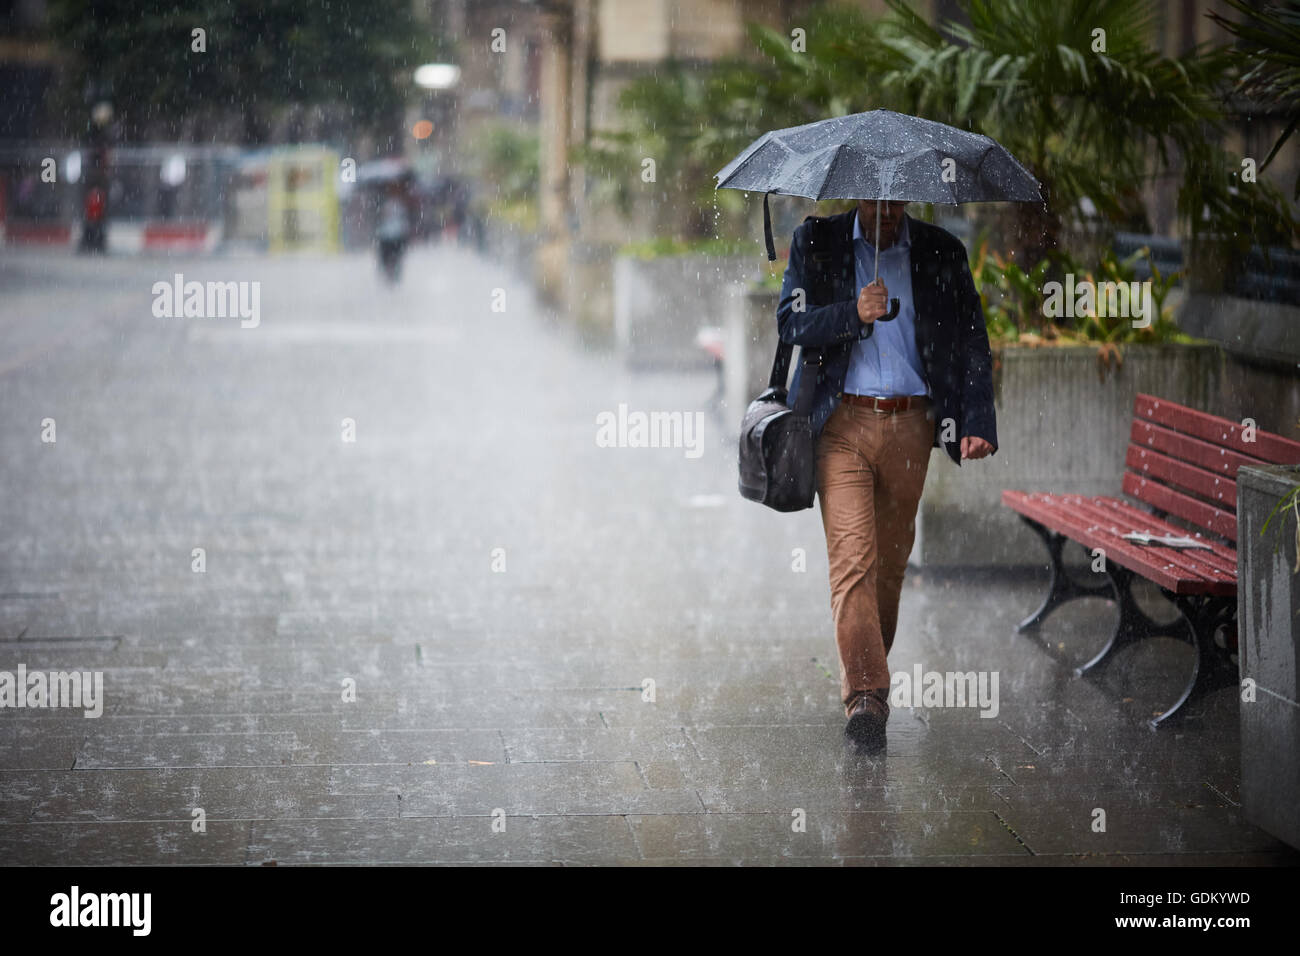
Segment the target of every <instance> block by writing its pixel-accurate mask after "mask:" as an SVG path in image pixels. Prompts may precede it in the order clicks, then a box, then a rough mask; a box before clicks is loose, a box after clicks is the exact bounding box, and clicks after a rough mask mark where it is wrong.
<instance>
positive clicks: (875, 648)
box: [777, 200, 997, 750]
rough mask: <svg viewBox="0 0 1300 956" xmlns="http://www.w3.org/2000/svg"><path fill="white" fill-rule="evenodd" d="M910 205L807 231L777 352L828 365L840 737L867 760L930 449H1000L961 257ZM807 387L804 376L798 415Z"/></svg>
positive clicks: (821, 384) (822, 380)
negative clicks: (790, 349)
mask: <svg viewBox="0 0 1300 956" xmlns="http://www.w3.org/2000/svg"><path fill="white" fill-rule="evenodd" d="M906 205H907V204H906V203H903V202H883V203H881V202H877V201H875V200H861V201H859V202H858V206H857V209H855V210H852V211H850V212H847V213H843V214H841V215H838V216H831V217H829V218H817V217H809V218H808V219H807V220H805V221H804V223H803V224H802V225H800V226H799V227H798V228H797V229H796V230H795V232H794V238H793V241H792V242H791V245H790V261H789V264H788V266H787V268H786V271H785V281H784V283H783V285H782V289H781V302H780V304H779V306H778V307H777V325H778V327H779V330H780V335H781V339H782V341H784V342H788V343H790V344H792V345H799V346H801V347H802V348H803V350H804V351H805V352H811V353H812V354H813V355H815V356H817V357H818V358H819V359H820V364H819V365H817V378H816V381H815V382H813V383H810V385H809V386H808V387H813V388H814V389H815V391H814V401H813V411H812V416H811V417H812V427H813V430H814V433H815V434H816V435H817V436H818V437H817V444H816V460H817V498H818V502H819V504H820V507H821V513H822V523H823V525H824V527H825V530H826V549H827V555H828V557H829V561H830V587H831V610H832V614H833V616H834V621H835V640H836V643H837V644H838V645H839V654H840V690H841V695H842V699H843V701H844V707H845V713H846V715H847V716H848V724H847V726H846V727H845V734H846V735H848V737H849V738H850V739H852V740H854V741H855V742H856V743H858V744H860V745H862V746H864V747H866V748H868V749H873V750H874V749H879V748H881V747H883V745H884V742H885V724H886V722H887V721H888V719H889V687H890V675H889V668H888V665H887V656H888V654H889V649H890V647H891V646H892V645H893V643H894V634H895V631H896V629H897V625H898V604H899V596H900V593H901V591H902V586H903V573H904V570H905V569H906V567H907V559H908V555H909V554H910V553H911V550H912V541H913V538H914V536H915V530H916V523H915V522H916V511H917V505H918V504H919V503H920V500H921V491H922V488H923V487H924V485H925V474H926V469H927V466H928V464H929V460H930V449H931V448H932V447H936V446H937V447H942V448H943V449H944V450H945V451H946V452H947V453H948V455H949V456H950V457H951V458H952V459H953V460H954V461H955V462H957V463H958V464H959V465H960V463H961V461H962V460H967V459H976V458H983V457H985V456H986V455H989V454H992V453H993V452H995V451H996V450H997V428H996V422H995V419H994V411H993V381H992V360H991V356H990V352H989V342H988V335H987V333H986V331H985V328H984V312H983V309H982V308H981V306H980V300H979V295H978V293H977V292H976V290H975V284H974V281H973V280H972V278H971V274H970V269H969V268H968V266H967V256H966V249H965V247H964V246H963V245H962V243H961V241H960V240H958V239H957V238H956V237H955V236H953V235H952V234H951V233H948V232H946V231H945V230H943V229H940V228H938V227H937V226H932V225H930V224H928V223H924V222H921V221H918V220H915V219H912V218H911V217H909V216H908V215H907V214H906V211H905V210H906ZM877 217H879V223H877V221H876V220H877ZM877 227H879V233H877V232H876V230H877ZM877 235H878V236H879V241H878V245H879V250H877V249H876V244H874V240H875V236H877ZM877 256H879V262H878V263H877V262H876V258H877ZM877 267H878V269H879V277H878V278H877V279H875V280H873V279H872V276H873V275H875V274H876V272H877ZM891 298H892V299H895V300H897V303H898V310H897V314H896V316H894V313H893V309H892V307H891V302H890V300H891ZM802 372H803V362H800V363H799V367H798V371H797V372H796V374H795V380H794V382H793V383H792V384H791V388H790V392H789V404H790V405H791V407H793V405H794V402H795V398H796V396H797V395H798V394H799V389H800V388H803V387H805V386H804V384H803V383H802V382H800V380H799V379H800V376H801V374H802Z"/></svg>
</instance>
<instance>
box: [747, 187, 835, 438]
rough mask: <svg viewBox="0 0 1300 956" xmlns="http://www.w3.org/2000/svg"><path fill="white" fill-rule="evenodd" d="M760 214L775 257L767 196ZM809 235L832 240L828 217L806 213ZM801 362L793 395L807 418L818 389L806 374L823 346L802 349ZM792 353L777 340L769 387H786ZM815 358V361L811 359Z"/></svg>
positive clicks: (799, 411) (814, 366) (816, 363)
mask: <svg viewBox="0 0 1300 956" xmlns="http://www.w3.org/2000/svg"><path fill="white" fill-rule="evenodd" d="M763 217H764V224H763V225H764V229H765V232H766V233H767V242H768V251H769V254H770V255H769V258H775V253H773V252H772V238H771V236H772V228H771V220H770V219H769V218H768V214H767V196H766V194H765V195H764V196H763ZM804 222H805V223H806V224H807V225H808V228H809V230H810V231H811V233H812V235H811V236H810V238H811V239H812V240H813V243H814V244H820V243H822V242H830V241H832V240H833V239H834V233H832V232H831V231H830V228H829V220H828V219H826V218H824V217H821V216H808V217H807V218H806V219H804ZM799 354H800V364H801V365H802V366H803V375H802V376H800V378H799V384H800V386H801V387H800V389H799V394H798V395H796V396H795V402H794V413H795V414H796V415H799V416H800V417H802V418H808V417H810V416H811V414H812V405H813V394H814V392H816V390H817V379H816V378H815V377H814V378H811V379H810V378H809V375H815V374H816V373H815V372H814V371H812V370H814V369H818V368H820V367H821V364H822V361H823V359H824V353H823V350H822V349H818V348H814V349H807V348H806V349H803V350H802V351H801V352H800V353H799ZM793 355H794V346H793V345H790V344H788V343H786V342H782V341H780V340H779V339H778V340H777V343H776V355H775V356H774V357H773V358H772V374H771V375H769V376H768V378H767V387H768V388H785V380H786V378H787V377H788V376H789V373H790V359H791V358H792V357H793ZM814 358H815V359H816V361H814Z"/></svg>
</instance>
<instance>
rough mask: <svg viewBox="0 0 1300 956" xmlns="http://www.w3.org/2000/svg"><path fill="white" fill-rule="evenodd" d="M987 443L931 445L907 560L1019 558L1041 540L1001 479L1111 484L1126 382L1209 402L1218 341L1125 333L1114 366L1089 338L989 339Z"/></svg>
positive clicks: (1087, 489)
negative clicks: (1049, 342)
mask: <svg viewBox="0 0 1300 956" xmlns="http://www.w3.org/2000/svg"><path fill="white" fill-rule="evenodd" d="M994 356H995V366H996V369H997V370H996V372H995V375H994V401H995V405H996V409H997V417H998V442H999V448H998V452H997V454H996V455H993V456H992V457H990V458H986V459H983V460H982V461H977V462H968V463H966V464H964V465H963V466H962V467H961V468H957V467H955V466H954V465H953V463H952V461H951V460H950V459H949V458H948V456H947V455H946V454H944V453H943V452H941V451H940V450H939V449H935V451H934V453H933V457H932V458H931V459H930V469H929V473H928V474H927V476H926V482H925V493H924V495H923V497H922V499H921V509H920V513H919V514H918V516H917V541H916V546H915V548H914V549H913V553H912V560H913V562H914V563H917V564H920V565H922V566H988V565H1004V566H1014V565H1026V564H1032V563H1035V562H1037V561H1038V560H1039V559H1040V557H1043V548H1042V544H1041V542H1040V541H1039V540H1038V538H1036V537H1035V536H1034V535H1033V533H1032V532H1030V531H1029V530H1028V529H1027V528H1026V527H1025V526H1024V525H1023V523H1021V521H1020V520H1019V519H1018V518H1017V517H1016V516H1015V514H1014V513H1013V512H1012V511H1011V510H1010V509H1008V508H1004V507H1002V503H1001V495H1002V490H1003V489H1004V488H1016V489H1020V490H1024V491H1053V492H1071V493H1078V494H1108V495H1119V494H1121V476H1122V475H1123V473H1124V454H1125V449H1126V446H1127V444H1128V435H1129V428H1130V422H1131V421H1132V418H1133V397H1134V396H1135V395H1136V394H1137V393H1138V392H1148V393H1151V394H1153V395H1159V396H1161V397H1162V398H1167V399H1169V400H1171V401H1174V402H1179V403H1181V404H1184V405H1189V406H1191V407H1192V408H1200V409H1207V410H1208V409H1211V408H1213V407H1214V403H1213V402H1212V399H1213V398H1214V397H1215V396H1217V393H1218V380H1219V375H1220V369H1221V366H1222V361H1221V353H1220V352H1219V350H1218V348H1217V347H1215V346H1208V345H1129V346H1124V347H1123V356H1124V361H1123V365H1122V366H1121V367H1120V368H1119V369H1114V368H1109V369H1103V366H1101V365H1100V363H1099V362H1098V357H1097V349H1096V348H1093V347H1090V346H1071V347H1063V348H1052V347H1043V348H1032V347H1027V346H1004V347H1000V348H996V349H995V350H994Z"/></svg>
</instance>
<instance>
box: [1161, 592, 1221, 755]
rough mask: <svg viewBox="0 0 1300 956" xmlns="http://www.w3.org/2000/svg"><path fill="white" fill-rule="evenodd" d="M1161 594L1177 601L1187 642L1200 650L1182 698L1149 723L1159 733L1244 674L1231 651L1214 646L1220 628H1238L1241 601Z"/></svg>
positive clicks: (1197, 651) (1168, 593)
mask: <svg viewBox="0 0 1300 956" xmlns="http://www.w3.org/2000/svg"><path fill="white" fill-rule="evenodd" d="M1161 591H1162V592H1163V593H1164V595H1165V597H1167V598H1169V599H1170V600H1171V601H1173V602H1174V604H1175V605H1176V606H1177V608H1178V613H1179V614H1181V615H1182V618H1183V622H1184V623H1185V624H1186V631H1185V635H1186V636H1183V639H1184V640H1185V641H1187V642H1188V643H1189V644H1191V645H1193V646H1194V647H1195V648H1196V662H1195V663H1194V664H1193V670H1192V676H1191V678H1190V679H1189V680H1188V681H1187V686H1186V688H1184V690H1183V693H1182V696H1180V697H1179V698H1178V700H1177V701H1176V702H1175V703H1174V705H1173V706H1172V707H1170V708H1169V709H1168V710H1166V711H1165V712H1164V713H1163V714H1161V715H1160V716H1159V717H1156V718H1153V719H1152V720H1149V721H1147V726H1148V727H1150V728H1151V729H1152V730H1159V729H1160V727H1161V726H1162V725H1163V724H1164V723H1165V722H1166V721H1169V720H1171V719H1174V718H1175V716H1176V715H1179V716H1181V713H1182V709H1183V707H1184V706H1185V705H1187V704H1189V703H1193V702H1195V701H1197V700H1199V699H1200V698H1202V697H1204V696H1205V695H1206V694H1208V693H1210V692H1211V691H1216V690H1220V689H1222V688H1224V687H1235V686H1236V685H1237V683H1238V682H1239V680H1240V671H1239V669H1238V666H1237V665H1236V664H1234V663H1233V662H1232V658H1231V652H1230V651H1224V650H1221V649H1220V648H1219V647H1218V646H1217V645H1216V644H1215V643H1214V635H1215V633H1216V632H1217V631H1218V629H1219V628H1220V627H1222V626H1224V625H1235V623H1236V620H1237V599H1236V598H1235V597H1206V596H1203V595H1186V594H1172V593H1170V592H1169V591H1167V590H1165V589H1164V588H1161ZM1180 636H1181V635H1180Z"/></svg>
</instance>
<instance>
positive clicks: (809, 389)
mask: <svg viewBox="0 0 1300 956" xmlns="http://www.w3.org/2000/svg"><path fill="white" fill-rule="evenodd" d="M793 355H794V346H793V345H791V344H790V343H788V342H781V341H778V342H777V344H776V355H775V356H774V357H773V358H772V374H771V375H770V376H768V379H767V387H768V388H785V380H786V376H787V375H789V373H790V359H791V358H792V357H793ZM799 364H800V365H802V366H803V374H802V375H801V376H800V378H799V394H798V395H796V396H795V400H794V413H795V414H796V415H798V416H799V417H801V418H808V417H810V416H811V415H812V404H813V394H814V393H815V392H816V390H817V378H816V375H817V370H818V369H819V368H821V364H822V350H821V349H816V348H805V349H802V350H800V352H799ZM810 376H812V377H810Z"/></svg>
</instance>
